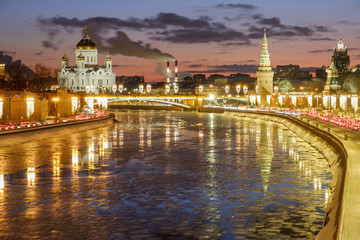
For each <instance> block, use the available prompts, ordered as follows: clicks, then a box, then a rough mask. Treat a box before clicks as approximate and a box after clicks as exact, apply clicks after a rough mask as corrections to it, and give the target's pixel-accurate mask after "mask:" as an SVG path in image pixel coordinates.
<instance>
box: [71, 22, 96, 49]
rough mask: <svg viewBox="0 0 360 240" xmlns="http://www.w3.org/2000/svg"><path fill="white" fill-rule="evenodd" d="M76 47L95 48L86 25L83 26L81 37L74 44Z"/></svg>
mask: <svg viewBox="0 0 360 240" xmlns="http://www.w3.org/2000/svg"><path fill="white" fill-rule="evenodd" d="M76 49H96V44H95V43H94V42H93V41H92V40H91V38H90V36H89V34H88V32H87V26H85V33H84V36H83V38H82V39H81V40H80V41H79V42H78V44H76Z"/></svg>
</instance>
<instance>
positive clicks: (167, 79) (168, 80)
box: [166, 60, 170, 83]
mask: <svg viewBox="0 0 360 240" xmlns="http://www.w3.org/2000/svg"><path fill="white" fill-rule="evenodd" d="M166 75H167V78H166V82H167V83H170V62H169V60H168V61H167V68H166Z"/></svg>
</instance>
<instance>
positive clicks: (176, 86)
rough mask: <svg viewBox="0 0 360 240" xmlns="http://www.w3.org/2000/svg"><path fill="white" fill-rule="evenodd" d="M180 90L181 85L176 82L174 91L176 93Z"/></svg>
mask: <svg viewBox="0 0 360 240" xmlns="http://www.w3.org/2000/svg"><path fill="white" fill-rule="evenodd" d="M178 91H179V86H178V85H177V84H176V83H175V85H174V92H175V93H178Z"/></svg>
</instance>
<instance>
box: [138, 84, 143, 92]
mask: <svg viewBox="0 0 360 240" xmlns="http://www.w3.org/2000/svg"><path fill="white" fill-rule="evenodd" d="M139 92H140V93H143V92H144V85H142V84H140V85H139Z"/></svg>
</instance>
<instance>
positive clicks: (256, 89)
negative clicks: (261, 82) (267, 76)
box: [255, 85, 259, 94]
mask: <svg viewBox="0 0 360 240" xmlns="http://www.w3.org/2000/svg"><path fill="white" fill-rule="evenodd" d="M258 91H259V87H258V85H256V86H255V92H256V94H258Z"/></svg>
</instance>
